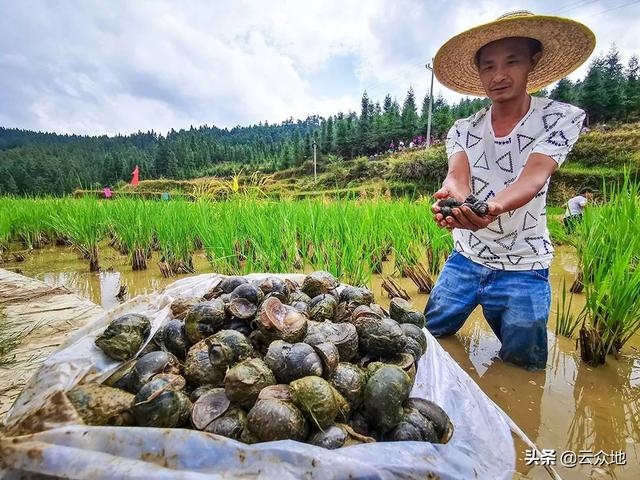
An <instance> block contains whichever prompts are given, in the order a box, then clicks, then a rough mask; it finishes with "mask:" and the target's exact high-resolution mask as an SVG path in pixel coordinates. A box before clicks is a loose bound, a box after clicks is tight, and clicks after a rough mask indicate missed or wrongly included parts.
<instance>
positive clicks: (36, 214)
mask: <svg viewBox="0 0 640 480" xmlns="http://www.w3.org/2000/svg"><path fill="white" fill-rule="evenodd" d="M4 203H5V205H4V208H5V209H6V212H5V215H6V217H7V218H8V219H9V221H10V225H11V227H10V228H11V232H10V236H11V237H12V238H14V239H15V240H18V241H20V242H21V243H22V244H23V245H24V246H25V247H26V248H27V249H29V250H31V249H34V248H41V247H43V246H44V245H45V244H46V243H48V242H49V240H50V239H51V238H52V237H53V230H52V228H51V226H50V225H49V223H48V222H47V218H48V216H49V215H50V213H51V211H52V210H54V209H55V206H56V204H57V203H58V200H56V199H46V198H26V199H17V198H16V199H7V200H5V202H4ZM3 216H4V215H3Z"/></svg>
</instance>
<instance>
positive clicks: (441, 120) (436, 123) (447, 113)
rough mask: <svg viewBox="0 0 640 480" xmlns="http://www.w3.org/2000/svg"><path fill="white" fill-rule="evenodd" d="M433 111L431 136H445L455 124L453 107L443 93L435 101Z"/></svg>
mask: <svg viewBox="0 0 640 480" xmlns="http://www.w3.org/2000/svg"><path fill="white" fill-rule="evenodd" d="M432 108H433V112H432V118H431V123H432V125H431V136H432V138H443V137H445V136H446V135H447V132H448V131H449V129H450V128H451V125H453V121H454V118H453V114H452V112H451V107H449V104H448V103H447V101H446V100H445V99H444V97H443V96H442V95H438V98H436V100H435V101H434V102H433V106H432Z"/></svg>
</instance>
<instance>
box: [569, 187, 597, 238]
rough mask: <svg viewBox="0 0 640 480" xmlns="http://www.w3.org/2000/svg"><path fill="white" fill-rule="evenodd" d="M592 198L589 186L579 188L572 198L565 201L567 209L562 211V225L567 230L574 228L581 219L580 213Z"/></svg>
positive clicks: (570, 230) (571, 230)
mask: <svg viewBox="0 0 640 480" xmlns="http://www.w3.org/2000/svg"><path fill="white" fill-rule="evenodd" d="M592 198H593V190H592V189H591V188H589V187H585V188H581V189H580V191H579V192H578V195H576V196H575V197H573V198H570V199H569V200H568V201H567V209H566V211H565V213H564V227H565V229H566V230H567V232H569V233H571V232H573V231H574V230H575V228H576V224H578V223H579V222H581V221H582V214H583V213H584V209H585V207H586V206H587V203H588V202H589V200H591V199H592Z"/></svg>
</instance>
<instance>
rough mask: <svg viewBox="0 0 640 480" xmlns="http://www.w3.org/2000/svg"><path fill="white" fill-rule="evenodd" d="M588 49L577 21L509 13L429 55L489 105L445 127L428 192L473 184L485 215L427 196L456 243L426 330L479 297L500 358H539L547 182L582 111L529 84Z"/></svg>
mask: <svg viewBox="0 0 640 480" xmlns="http://www.w3.org/2000/svg"><path fill="white" fill-rule="evenodd" d="M594 47H595V37H594V35H593V33H592V32H591V30H589V29H588V28H587V27H586V26H584V25H582V24H581V23H578V22H575V21H573V20H569V19H566V18H559V17H550V16H542V15H534V14H532V13H530V12H523V11H519V12H514V13H511V14H507V15H503V16H502V17H500V18H499V19H498V20H496V21H494V22H490V23H488V24H485V25H480V26H478V27H474V28H472V29H470V30H467V31H466V32H463V33H461V34H459V35H456V36H455V37H453V38H452V39H450V40H449V41H448V42H446V43H445V44H444V45H443V46H442V47H441V48H440V50H439V51H438V53H437V54H436V57H435V59H434V73H435V75H436V77H437V78H438V80H439V81H440V83H441V84H443V85H445V86H447V87H449V88H451V89H453V90H455V91H457V92H460V93H464V94H468V95H478V96H485V95H486V96H488V97H489V98H490V99H491V105H490V106H487V107H485V108H483V109H482V110H480V111H479V112H477V113H476V114H474V115H471V116H470V117H469V118H465V119H461V120H458V121H456V122H455V124H454V125H453V127H452V128H451V130H450V131H449V134H448V135H447V142H446V147H447V155H448V157H449V171H448V174H447V177H446V179H445V180H444V182H443V185H442V188H441V189H440V190H439V191H438V192H436V194H435V197H436V199H438V200H443V199H445V198H454V199H456V200H458V201H463V200H464V199H465V198H467V197H468V196H469V195H470V194H472V195H473V196H475V197H476V198H477V199H478V200H479V201H482V202H485V203H486V204H487V210H488V214H486V215H485V216H480V215H477V214H476V213H474V211H473V210H472V209H471V208H469V207H468V206H465V205H463V206H461V207H459V208H453V209H452V212H451V214H449V213H448V212H447V213H448V216H446V217H445V216H444V215H443V213H442V211H441V209H440V207H439V206H438V202H437V201H436V203H434V204H433V207H432V210H433V212H434V216H435V219H436V221H437V222H438V224H439V225H440V226H442V227H443V228H447V229H448V230H450V231H452V232H453V240H454V246H455V247H454V248H455V249H454V252H453V253H452V254H451V256H450V257H449V258H448V259H447V261H446V263H445V265H444V268H443V269H442V271H441V273H440V276H439V277H438V280H437V282H436V285H435V287H434V289H433V290H432V292H431V295H430V297H429V301H428V303H427V305H426V308H425V315H426V319H427V323H426V326H427V329H428V330H429V331H430V332H431V333H432V334H433V335H434V336H436V337H438V336H442V335H449V334H452V333H455V332H456V331H458V330H459V329H460V328H461V327H462V325H463V324H464V322H465V321H466V319H467V318H468V316H469V314H470V313H471V311H472V310H473V309H474V308H475V307H476V306H478V305H481V306H482V309H483V313H484V316H485V318H486V320H487V322H488V323H489V325H490V326H491V328H492V330H493V331H494V333H495V334H496V336H497V337H498V339H499V340H500V342H501V348H500V352H499V355H500V358H502V359H503V360H504V361H508V362H512V363H515V364H517V365H520V366H523V367H525V368H528V369H532V370H535V369H543V368H545V367H546V361H547V353H548V352H547V330H546V327H547V319H548V316H549V307H550V304H551V289H550V286H549V265H550V263H551V260H552V258H553V247H552V245H551V240H550V238H549V232H548V230H547V225H546V197H547V189H548V187H549V179H550V177H551V175H552V174H553V173H554V172H555V171H556V170H557V169H558V168H559V167H560V165H562V163H563V162H564V160H565V158H566V157H567V154H568V153H569V151H570V150H571V148H572V146H573V144H574V143H575V142H576V140H577V138H578V135H579V133H580V130H581V128H582V124H583V120H584V118H585V113H584V112H583V111H582V110H581V109H579V108H577V107H574V106H572V105H569V104H566V103H561V102H556V101H553V100H549V99H547V98H542V97H535V96H530V95H529V92H533V91H536V90H539V89H541V88H543V87H545V86H547V85H549V84H551V83H552V82H554V81H556V80H559V79H560V78H563V77H564V76H566V75H567V74H568V73H570V72H571V71H573V70H575V69H576V68H578V66H580V65H581V64H582V63H583V62H584V61H585V60H586V59H587V58H588V57H589V55H590V54H591V52H592V51H593V49H594Z"/></svg>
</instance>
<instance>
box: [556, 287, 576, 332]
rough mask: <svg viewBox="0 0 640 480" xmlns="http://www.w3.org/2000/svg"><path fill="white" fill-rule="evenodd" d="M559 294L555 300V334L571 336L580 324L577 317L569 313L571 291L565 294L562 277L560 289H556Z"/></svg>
mask: <svg viewBox="0 0 640 480" xmlns="http://www.w3.org/2000/svg"><path fill="white" fill-rule="evenodd" d="M558 291H559V292H560V295H559V296H558V299H557V300H556V329H555V332H556V335H562V336H563V337H567V338H571V337H572V336H573V332H574V331H575V329H576V328H577V327H578V325H579V324H580V321H579V318H578V317H577V316H574V315H573V314H572V313H571V304H572V302H573V293H569V294H568V295H567V292H568V289H567V285H566V280H565V279H564V278H563V279H562V289H558Z"/></svg>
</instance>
